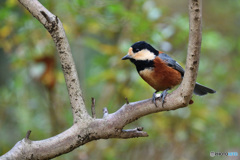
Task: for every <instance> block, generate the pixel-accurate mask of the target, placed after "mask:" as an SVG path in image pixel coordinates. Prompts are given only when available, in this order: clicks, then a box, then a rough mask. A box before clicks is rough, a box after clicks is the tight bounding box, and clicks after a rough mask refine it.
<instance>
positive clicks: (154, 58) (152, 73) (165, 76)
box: [122, 41, 216, 107]
mask: <svg viewBox="0 0 240 160" xmlns="http://www.w3.org/2000/svg"><path fill="white" fill-rule="evenodd" d="M122 60H130V61H131V62H132V63H133V64H134V65H135V66H136V69H137V72H138V73H139V75H140V76H141V77H142V79H143V80H144V81H145V82H147V83H148V84H149V85H150V86H151V87H152V88H154V89H155V90H156V91H155V92H154V93H153V96H152V102H153V103H154V104H155V105H156V93H157V92H159V91H163V92H162V94H161V96H160V98H161V101H162V107H163V104H164V102H165V97H166V95H167V94H168V90H170V89H172V88H173V87H175V86H177V85H179V84H180V83H181V82H182V80H183V77H184V72H185V71H184V69H183V68H182V67H181V65H180V64H179V63H178V62H177V61H175V60H174V59H173V58H171V57H170V56H169V55H167V54H165V53H164V52H162V51H158V50H156V49H155V48H153V47H152V46H151V45H150V44H148V43H147V42H145V41H138V42H136V43H134V44H133V45H132V46H131V47H130V48H129V49H128V53H127V55H125V56H124V57H122ZM215 92H216V91H215V90H213V89H211V88H208V87H206V86H204V85H202V84H200V83H197V82H196V84H195V87H194V91H193V93H194V94H196V95H198V96H203V95H206V94H208V93H211V94H212V93H215ZM190 102H191V103H193V101H190ZM156 106H157V105H156Z"/></svg>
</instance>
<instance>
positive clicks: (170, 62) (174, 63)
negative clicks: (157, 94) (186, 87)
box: [158, 53, 184, 77]
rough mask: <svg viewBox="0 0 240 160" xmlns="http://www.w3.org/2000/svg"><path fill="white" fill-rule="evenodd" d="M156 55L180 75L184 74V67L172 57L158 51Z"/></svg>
mask: <svg viewBox="0 0 240 160" xmlns="http://www.w3.org/2000/svg"><path fill="white" fill-rule="evenodd" d="M158 56H159V57H160V58H161V59H162V60H163V61H164V62H166V63H167V65H168V66H169V67H171V68H173V69H175V70H177V71H179V72H180V73H181V75H182V77H183V76H184V69H183V68H182V66H181V65H180V64H179V63H178V62H177V61H175V60H174V59H172V58H171V57H170V56H169V55H167V54H165V53H160V54H159V55H158Z"/></svg>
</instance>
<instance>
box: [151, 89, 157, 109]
mask: <svg viewBox="0 0 240 160" xmlns="http://www.w3.org/2000/svg"><path fill="white" fill-rule="evenodd" d="M157 92H158V91H155V92H154V93H153V96H152V102H153V103H154V104H155V106H156V107H157V104H156V93H157Z"/></svg>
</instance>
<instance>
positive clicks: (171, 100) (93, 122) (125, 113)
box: [0, 0, 202, 160]
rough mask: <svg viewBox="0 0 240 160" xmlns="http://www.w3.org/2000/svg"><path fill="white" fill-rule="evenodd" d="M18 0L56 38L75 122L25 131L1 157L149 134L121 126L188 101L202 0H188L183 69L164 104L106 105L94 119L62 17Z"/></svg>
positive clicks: (50, 154) (52, 153) (52, 152)
mask: <svg viewBox="0 0 240 160" xmlns="http://www.w3.org/2000/svg"><path fill="white" fill-rule="evenodd" d="M19 2H20V3H21V4H22V5H23V6H24V7H26V8H27V9H28V10H29V12H30V13H31V14H32V15H33V16H34V17H35V18H37V19H38V20H39V21H40V22H41V23H42V24H43V25H44V27H45V28H46V29H47V30H48V31H49V33H50V34H51V36H52V38H53V40H54V42H55V45H56V47H57V50H58V52H59V57H60V61H61V64H62V69H63V72H64V76H65V80H66V84H67V88H68V92H69V96H70V101H71V105H72V112H73V117H74V123H73V126H72V127H70V128H69V129H67V130H66V131H64V132H62V133H60V134H58V135H56V136H54V137H51V138H48V139H44V140H40V141H31V140H29V136H28V134H27V136H26V138H24V139H22V140H21V141H19V142H18V143H16V145H15V146H14V147H13V148H12V149H11V150H10V151H9V152H7V153H6V154H4V155H3V156H1V157H0V159H1V160H2V159H4V160H5V159H6V160H7V159H14V160H18V159H19V160H23V159H51V158H54V157H57V156H59V155H62V154H64V153H68V152H70V151H72V150H74V149H75V148H77V147H79V146H81V145H84V144H85V143H88V142H90V141H93V140H97V139H108V138H134V137H147V136H148V134H147V133H146V132H144V131H143V128H141V127H138V128H136V129H129V130H123V127H124V126H126V125H127V124H129V123H131V122H133V121H135V120H137V119H138V118H140V117H142V116H145V115H147V114H151V113H156V112H161V111H168V110H175V109H178V108H182V107H186V106H187V105H188V103H189V100H190V99H191V96H192V92H193V89H194V86H195V82H196V77H197V70H198V64H199V55H200V48H201V18H202V15H201V11H202V8H201V7H202V0H189V15H190V32H189V45H188V55H187V64H186V72H185V75H184V79H183V82H182V84H181V85H180V87H179V88H178V89H177V90H175V91H174V92H173V93H171V94H169V95H167V96H166V99H165V100H166V102H165V103H164V108H163V107H156V106H155V104H153V103H152V101H151V99H147V100H143V101H138V102H133V103H129V104H125V105H123V106H122V107H121V108H120V109H119V110H118V111H116V112H114V113H111V114H109V113H108V111H107V108H104V110H103V114H104V116H103V118H102V119H93V118H91V116H90V115H89V114H88V113H87V111H86V107H85V104H84V102H83V97H82V92H81V89H80V84H79V81H78V76H77V72H76V68H75V65H74V62H73V58H72V55H71V51H70V47H69V43H68V40H67V38H66V35H65V32H64V29H63V27H62V23H61V21H60V20H59V19H58V18H57V17H56V16H54V15H53V14H52V13H50V12H49V11H48V10H47V9H46V8H44V7H43V6H42V5H41V4H40V3H39V2H38V1H37V0H19ZM126 101H127V100H126ZM127 103H128V101H127ZM157 103H158V104H157V105H158V106H162V105H161V102H160V101H157ZM29 135H30V133H29Z"/></svg>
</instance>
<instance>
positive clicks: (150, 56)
mask: <svg viewBox="0 0 240 160" xmlns="http://www.w3.org/2000/svg"><path fill="white" fill-rule="evenodd" d="M155 57H156V56H155V55H154V53H152V52H150V51H149V50H147V49H143V50H141V51H139V52H137V53H135V54H134V55H133V58H134V59H135V60H154V59H155Z"/></svg>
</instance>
